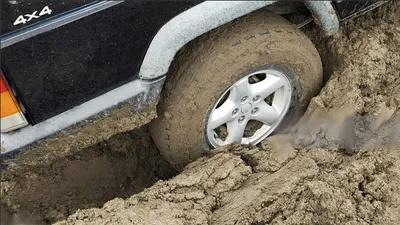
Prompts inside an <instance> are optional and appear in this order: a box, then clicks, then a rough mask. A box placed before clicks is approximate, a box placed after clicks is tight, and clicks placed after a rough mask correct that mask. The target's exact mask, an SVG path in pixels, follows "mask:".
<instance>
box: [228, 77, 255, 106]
mask: <svg viewBox="0 0 400 225" xmlns="http://www.w3.org/2000/svg"><path fill="white" fill-rule="evenodd" d="M249 88H250V84H249V81H248V80H247V79H242V80H240V81H238V82H236V83H235V85H234V86H233V87H232V89H231V90H230V94H229V99H231V100H232V101H234V102H239V101H240V100H241V99H242V98H243V97H244V96H248V95H249Z"/></svg>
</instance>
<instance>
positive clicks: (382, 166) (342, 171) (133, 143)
mask: <svg viewBox="0 0 400 225" xmlns="http://www.w3.org/2000/svg"><path fill="white" fill-rule="evenodd" d="M399 15H400V2H398V1H391V2H389V3H388V4H387V5H385V6H383V7H381V8H379V9H377V10H374V11H373V12H370V13H368V14H366V15H364V16H362V17H360V18H357V19H354V20H352V21H348V22H346V23H345V24H344V26H342V28H341V30H340V32H339V33H338V34H337V35H335V36H334V37H331V38H328V39H326V38H322V37H320V35H319V34H320V31H319V30H318V28H316V27H313V28H310V29H308V30H307V31H306V33H307V34H308V35H309V36H310V38H311V39H312V40H313V41H314V43H315V44H316V46H317V48H318V50H319V52H320V54H321V56H322V58H323V62H324V67H325V68H324V69H325V72H326V73H327V75H329V79H328V81H327V83H326V86H325V87H324V88H323V89H322V91H321V92H320V94H319V95H318V96H316V97H315V98H313V99H312V101H311V103H310V105H309V107H308V109H307V111H306V113H305V115H304V116H303V118H302V119H301V120H300V122H299V123H298V124H296V125H294V126H293V127H292V128H291V134H287V135H277V136H273V137H270V138H268V139H266V140H265V141H264V142H263V143H262V144H260V145H259V146H240V145H233V146H227V147H223V148H219V149H216V150H215V151H213V152H212V154H210V155H208V156H205V157H203V158H200V159H198V160H197V161H195V162H192V163H191V164H189V165H188V166H186V167H185V169H184V170H183V171H182V172H181V173H180V174H178V175H176V176H175V177H173V178H171V179H168V178H170V177H171V176H172V175H173V174H172V172H171V171H173V170H172V169H171V168H170V167H169V166H168V164H167V163H166V162H165V161H164V160H163V159H162V158H161V157H160V155H159V154H158V151H157V150H156V148H155V146H154V145H153V143H152V142H151V139H150V137H149V135H148V134H147V133H146V128H140V129H137V130H134V131H132V132H127V133H123V134H120V135H117V136H114V137H112V138H111V139H110V140H108V141H104V142H101V143H99V144H97V145H94V146H91V147H88V148H87V149H85V150H84V151H78V152H75V153H73V154H66V155H65V156H63V157H61V158H59V159H56V158H52V160H50V161H47V162H51V163H41V164H39V165H36V164H32V163H28V164H16V165H15V167H14V168H13V167H10V169H9V170H8V171H7V172H6V173H5V174H3V176H2V185H1V190H2V201H1V202H2V204H5V205H6V206H7V207H8V208H9V209H10V210H11V211H13V212H17V214H18V215H22V216H20V217H25V218H28V217H29V215H32V216H38V217H40V218H39V219H41V221H45V222H46V223H50V222H56V221H58V222H56V224H58V225H67V224H68V225H70V224H71V225H72V224H76V225H78V224H95V225H98V224H118V225H125V224H307V225H309V224H315V225H317V224H347V225H353V224H382V225H389V224H390V225H392V224H393V225H397V224H398V221H400V164H399V163H398V162H399V161H400V143H399V136H400V135H399V134H400V123H399V122H400V109H399V102H400V17H399ZM154 182H155V183H154ZM153 183H154V184H153ZM112 198H114V199H112ZM111 199H112V200H111ZM105 202H106V203H105ZM103 203H105V204H104V205H103ZM2 209H3V207H2ZM76 210H77V211H76ZM2 213H3V212H2ZM24 213H25V214H24ZM26 215H28V216H26Z"/></svg>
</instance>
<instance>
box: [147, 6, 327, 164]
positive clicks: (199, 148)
mask: <svg viewBox="0 0 400 225" xmlns="http://www.w3.org/2000/svg"><path fill="white" fill-rule="evenodd" d="M321 84H322V64H321V59H320V57H319V54H318V52H317V50H316V49H315V47H314V45H313V44H312V43H311V41H310V40H309V39H308V38H307V37H306V36H305V35H304V34H303V33H302V32H301V31H299V30H298V29H297V28H296V27H295V26H294V25H293V24H291V23H290V22H288V21H286V20H285V19H283V18H282V17H280V16H277V15H274V14H271V13H268V12H266V11H263V10H261V11H259V12H257V13H254V14H252V15H250V16H248V17H245V18H242V19H241V20H239V21H235V22H233V23H230V24H228V25H226V26H224V27H221V28H218V29H216V30H214V31H211V32H210V33H209V34H207V35H204V36H203V37H201V38H199V39H198V40H197V41H195V42H193V43H191V44H190V45H189V46H187V48H186V49H185V50H184V51H183V52H182V53H181V54H180V55H179V56H178V57H177V59H176V60H175V62H174V64H173V66H172V67H171V69H170V72H169V75H168V78H167V81H166V84H165V88H164V90H163V93H162V95H161V99H160V103H159V106H158V113H159V117H158V118H157V119H156V120H154V121H153V122H152V123H151V124H150V132H151V134H152V137H153V139H154V141H155V143H156V145H157V146H158V147H159V149H160V151H161V153H162V154H163V155H164V156H165V157H166V159H167V160H168V161H169V162H170V163H171V164H172V165H173V166H175V167H176V168H177V169H181V168H182V167H183V166H184V165H186V164H187V163H188V162H190V161H192V160H195V159H197V158H198V157H200V156H201V155H202V154H203V153H205V152H206V151H209V149H211V148H212V147H218V146H222V145H226V144H230V143H234V142H238V143H246V144H247V143H251V144H257V143H259V142H261V141H262V140H263V139H264V138H266V137H267V136H268V135H271V134H272V133H273V132H276V131H277V130H281V129H283V128H284V127H285V126H287V124H289V121H291V120H292V119H293V118H294V117H293V116H294V115H298V114H300V113H302V112H303V110H304V109H305V107H306V106H307V104H308V102H309V101H310V99H311V97H312V96H314V95H315V94H317V93H318V91H319V90H320V87H321Z"/></svg>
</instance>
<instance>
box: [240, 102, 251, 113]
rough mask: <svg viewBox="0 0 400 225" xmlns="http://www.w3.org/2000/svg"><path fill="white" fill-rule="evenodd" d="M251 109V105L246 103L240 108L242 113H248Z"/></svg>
mask: <svg viewBox="0 0 400 225" xmlns="http://www.w3.org/2000/svg"><path fill="white" fill-rule="evenodd" d="M251 108H252V105H251V103H246V104H245V105H243V106H242V113H247V112H248V111H250V110H251Z"/></svg>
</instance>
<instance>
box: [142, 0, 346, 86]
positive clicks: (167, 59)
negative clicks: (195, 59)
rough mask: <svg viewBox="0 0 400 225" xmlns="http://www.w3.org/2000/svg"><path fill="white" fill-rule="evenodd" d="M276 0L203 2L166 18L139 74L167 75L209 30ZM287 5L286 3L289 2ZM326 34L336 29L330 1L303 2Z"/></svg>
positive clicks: (153, 76)
mask: <svg viewBox="0 0 400 225" xmlns="http://www.w3.org/2000/svg"><path fill="white" fill-rule="evenodd" d="M276 2H277V1H205V2H202V3H200V4H198V5H196V6H194V7H192V8H190V9H188V10H186V11H184V12H183V13H181V14H179V15H177V16H176V17H174V18H173V19H171V20H170V21H168V22H167V23H166V24H165V25H164V26H163V27H162V28H161V29H160V30H159V31H158V32H157V34H156V35H155V37H154V38H153V40H152V41H151V43H150V45H149V48H148V49H147V52H146V54H145V56H144V59H143V62H142V64H141V67H140V70H139V77H140V78H141V79H144V80H151V79H155V78H158V77H162V76H164V75H166V74H167V72H168V70H169V67H170V65H171V63H172V62H173V59H174V57H175V55H176V54H177V53H178V52H179V50H180V49H181V48H182V47H184V46H185V45H186V44H188V43H189V42H190V41H192V40H194V39H196V38H198V37H200V36H201V35H202V34H205V33H207V32H208V31H210V30H212V29H214V28H217V27H219V26H222V25H224V24H226V23H228V22H230V21H232V20H235V19H237V18H239V17H242V16H244V15H247V14H249V13H251V12H253V11H256V10H258V9H260V8H263V7H266V6H271V5H273V4H274V3H276ZM288 4H289V3H288ZM304 4H305V5H306V6H307V7H308V9H309V10H310V11H311V13H312V15H313V17H314V20H316V21H317V24H318V25H320V26H321V27H322V30H323V32H324V33H325V34H326V35H332V34H334V33H335V32H336V31H337V30H338V29H339V19H338V17H337V15H336V13H335V10H334V8H333V6H332V4H331V1H304Z"/></svg>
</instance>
